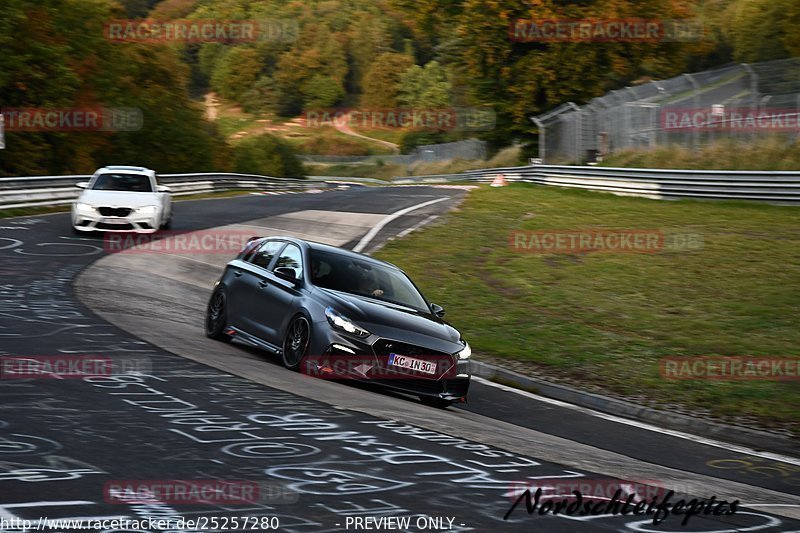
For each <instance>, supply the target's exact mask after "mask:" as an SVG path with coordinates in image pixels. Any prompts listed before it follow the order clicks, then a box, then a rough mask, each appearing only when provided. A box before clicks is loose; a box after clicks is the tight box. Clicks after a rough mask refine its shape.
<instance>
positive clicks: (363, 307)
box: [315, 287, 461, 353]
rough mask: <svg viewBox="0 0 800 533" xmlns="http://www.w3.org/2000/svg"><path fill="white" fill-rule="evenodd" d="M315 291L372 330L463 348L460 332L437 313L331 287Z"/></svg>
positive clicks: (431, 345) (453, 349)
mask: <svg viewBox="0 0 800 533" xmlns="http://www.w3.org/2000/svg"><path fill="white" fill-rule="evenodd" d="M315 290H317V291H319V293H321V294H323V295H324V296H325V299H326V300H328V301H329V304H330V306H331V307H333V308H334V309H335V310H336V311H338V312H340V313H342V314H343V315H345V316H346V317H347V318H349V319H351V320H353V321H354V322H356V323H357V324H358V325H360V326H363V327H365V328H367V330H369V331H370V332H371V333H374V334H376V335H379V336H381V337H385V338H389V339H394V340H398V341H402V342H408V343H411V344H418V345H423V346H427V347H429V348H431V349H434V350H439V351H443V352H448V353H453V352H456V351H458V350H459V349H460V345H459V339H460V338H461V335H460V334H459V332H458V331H457V330H456V329H455V328H454V327H453V326H451V325H450V324H448V323H447V322H445V321H444V320H442V319H441V318H439V317H438V316H436V315H434V314H433V313H425V312H421V311H416V310H414V309H411V308H408V307H403V306H400V305H395V304H392V303H389V302H382V301H379V300H373V299H371V298H368V297H365V296H356V295H353V294H347V293H344V292H339V291H334V290H331V289H323V288H320V287H317V288H315ZM451 343H452V344H454V345H451Z"/></svg>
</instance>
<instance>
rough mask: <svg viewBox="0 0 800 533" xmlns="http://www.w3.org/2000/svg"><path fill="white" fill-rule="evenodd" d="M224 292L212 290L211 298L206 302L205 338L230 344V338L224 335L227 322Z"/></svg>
mask: <svg viewBox="0 0 800 533" xmlns="http://www.w3.org/2000/svg"><path fill="white" fill-rule="evenodd" d="M227 303H228V301H227V298H226V296H225V292H224V291H223V290H222V289H219V288H217V289H214V292H213V293H211V298H210V299H209V300H208V309H207V310H206V336H207V337H209V338H212V339H214V340H218V341H223V342H230V341H231V337H230V336H229V335H226V334H225V326H227V322H228V307H227Z"/></svg>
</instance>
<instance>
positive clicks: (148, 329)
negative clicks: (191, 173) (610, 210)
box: [0, 187, 800, 533]
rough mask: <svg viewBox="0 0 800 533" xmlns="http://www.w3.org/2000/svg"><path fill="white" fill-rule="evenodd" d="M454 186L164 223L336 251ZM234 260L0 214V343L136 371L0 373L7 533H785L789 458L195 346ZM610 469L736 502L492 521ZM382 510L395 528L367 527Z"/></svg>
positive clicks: (449, 199) (379, 237) (795, 511)
mask: <svg viewBox="0 0 800 533" xmlns="http://www.w3.org/2000/svg"><path fill="white" fill-rule="evenodd" d="M464 194H466V193H465V191H463V190H460V189H457V188H434V187H402V188H372V187H370V188H365V187H351V188H348V189H346V190H339V191H333V192H325V193H321V194H291V195H281V196H256V195H251V196H245V197H239V198H230V199H218V200H198V201H187V202H179V203H177V204H176V206H175V227H174V229H175V230H178V231H186V230H200V229H204V228H218V227H221V226H224V227H225V229H224V230H223V231H239V232H248V231H252V232H253V234H254V235H270V234H291V235H297V236H301V237H306V238H310V239H315V240H321V241H324V242H331V243H334V244H338V245H342V246H346V247H350V248H352V247H355V246H357V245H359V243H360V242H361V241H362V238H363V237H364V235H366V234H367V233H368V232H370V230H371V229H372V228H373V227H375V226H376V225H377V224H380V223H381V221H382V220H384V218H385V216H386V215H389V214H391V213H394V212H396V211H398V210H401V209H404V208H408V207H411V206H415V205H419V204H422V203H425V202H431V201H433V200H437V199H443V200H442V201H439V202H436V203H431V204H430V205H427V206H425V207H422V208H420V209H417V210H415V211H412V212H410V213H408V214H407V215H404V216H402V217H398V218H397V219H394V220H392V221H391V222H390V223H388V224H386V225H385V227H383V228H382V229H381V230H380V231H378V232H377V233H376V234H375V235H374V238H373V239H371V240H370V242H369V243H362V246H364V247H365V250H366V251H370V250H371V249H374V248H375V247H376V246H378V245H380V243H381V242H383V241H385V240H386V239H387V238H389V237H391V236H393V235H397V234H400V233H401V232H403V231H404V230H405V229H407V228H411V227H414V226H415V225H417V224H420V223H421V222H423V221H426V220H429V219H430V217H432V216H435V215H436V214H440V213H442V212H444V211H446V210H447V209H450V208H452V207H454V206H455V205H457V203H458V201H459V199H460V198H462V197H463V195H464ZM234 254H235V252H231V253H223V254H207V255H203V254H170V253H129V252H125V253H118V254H108V253H106V251H104V243H103V240H102V238H100V237H85V238H84V237H78V238H76V237H74V236H72V234H71V231H70V228H69V223H68V215H66V214H57V215H49V216H34V217H24V218H14V219H5V220H0V279H2V281H0V295H1V296H0V302H2V304H1V305H2V309H1V310H0V356H58V357H62V358H66V357H76V358H77V357H83V356H100V357H109V358H111V360H112V362H114V364H115V365H116V366H115V368H121V369H135V370H136V372H133V373H125V374H116V375H111V376H106V375H103V376H98V377H84V378H81V379H47V378H41V377H40V378H26V379H12V378H10V376H8V375H4V376H3V378H4V379H0V531H23V530H22V529H12V528H10V527H7V526H2V524H3V522H2V520H6V521H9V520H11V519H27V520H32V521H34V523H36V521H38V520H39V519H40V518H43V517H46V518H48V519H58V518H70V517H79V518H83V519H87V520H89V519H90V520H95V519H96V520H102V519H104V518H106V519H112V518H123V519H124V518H127V519H137V518H138V519H147V518H160V519H164V520H166V519H173V520H177V519H178V518H180V517H184V518H187V519H200V520H207V521H206V522H203V523H204V524H205V527H202V526H199V525H198V526H197V527H195V528H189V527H177V526H171V527H172V529H171V530H173V531H195V530H197V531H223V530H236V529H248V530H265V529H269V528H270V527H271V526H277V527H274V528H273V529H275V530H277V531H286V532H292V531H297V532H323V531H347V530H351V531H356V530H366V529H367V528H366V527H363V526H365V525H370V527H371V530H379V531H387V530H391V529H393V530H407V531H481V532H483V531H486V532H488V531H534V530H535V531H552V532H562V531H681V532H686V533H691V532H707V533H711V532H719V533H722V532H728V531H731V532H733V531H759V532H765V533H768V532H779V531H781V532H788V531H800V519H798V518H800V461H796V460H793V459H791V458H782V457H773V456H770V455H768V454H762V455H752V454H750V453H745V452H747V451H746V450H745V451H743V450H741V449H737V448H733V447H732V448H726V447H720V446H718V445H710V444H706V443H702V442H699V441H697V440H689V439H684V438H681V437H678V436H671V435H665V434H662V433H658V432H654V431H650V430H648V429H644V428H639V427H633V426H630V425H626V424H621V423H618V422H613V421H609V420H606V419H603V418H599V417H596V416H592V415H591V414H587V413H582V412H578V411H573V410H570V409H569V408H565V407H559V406H556V405H551V404H548V403H544V402H542V401H540V400H538V399H536V398H535V397H531V396H530V395H527V396H526V395H520V394H516V393H513V392H508V391H506V390H503V389H502V388H498V387H494V386H490V385H489V384H482V383H479V382H475V383H473V388H472V389H471V391H470V402H469V404H467V405H460V406H458V407H452V408H448V409H446V410H439V409H434V408H429V407H426V406H423V405H421V404H420V403H419V402H417V401H416V400H415V399H413V398H407V397H403V396H401V395H396V394H390V393H386V392H383V391H380V390H372V388H370V387H368V386H363V385H354V384H347V383H339V382H332V381H326V380H322V379H314V378H309V377H306V376H302V375H300V374H296V373H292V372H289V371H287V370H285V369H283V368H282V367H281V366H279V364H278V362H277V360H275V359H274V358H272V357H270V356H268V355H265V354H263V353H259V352H257V351H255V350H253V349H250V348H247V347H245V346H243V345H240V344H237V343H232V344H230V345H226V344H223V343H219V342H214V341H211V340H209V339H207V338H206V337H205V336H204V335H203V329H202V328H203V311H204V308H205V305H206V301H207V298H208V295H209V293H210V287H211V284H213V282H214V280H215V279H216V277H217V276H218V275H219V273H220V272H221V269H220V267H219V266H220V265H222V264H224V263H225V262H226V261H227V259H229V258H230V256H232V255H234ZM413 259H414V260H419V259H418V258H413ZM400 266H401V267H402V266H403V265H400ZM455 325H456V326H458V324H455ZM731 464H733V465H738V466H737V467H736V468H729V465H731ZM748 464H750V465H754V464H755V465H758V466H763V467H764V468H761V469H755V470H753V469H750V468H748V467H747V465H748ZM739 466H740V467H739ZM770 472H771V473H772V475H766V474H767V473H770ZM784 474H786V475H784ZM615 479H618V480H622V482H621V483H622V484H624V485H626V486H628V487H634V488H635V491H636V492H637V494H642V491H643V490H644V489H643V486H644V485H647V486H649V487H654V490H655V492H653V493H652V494H662V493H663V492H666V491H667V490H675V491H676V492H677V493H678V494H679V495H692V496H696V497H698V498H708V497H710V496H712V495H714V496H716V498H717V500H727V501H728V502H730V501H733V500H736V499H738V500H740V502H741V506H742V507H740V508H739V510H738V511H737V512H736V513H735V514H734V515H720V516H715V515H713V514H708V515H705V514H701V515H697V516H694V517H692V518H691V519H690V520H689V521H688V524H687V525H681V519H682V518H681V517H677V516H670V517H668V518H666V519H665V520H664V522H662V523H661V524H660V525H659V526H654V525H653V521H652V518H651V517H648V516H632V515H628V516H608V515H602V516H593V517H576V516H572V517H570V516H565V515H559V516H552V515H551V514H546V515H540V514H538V513H536V514H533V515H528V513H527V512H526V510H525V506H524V504H521V505H519V506H518V507H517V508H516V509H515V510H514V512H513V513H512V514H511V515H510V517H509V519H508V520H504V519H503V517H504V515H505V514H506V512H507V511H508V510H509V509H510V507H511V505H512V503H513V500H514V494H518V492H516V491H518V490H519V488H520V487H528V486H530V487H537V486H540V485H541V484H542V483H543V481H542V480H547V482H548V483H551V484H553V483H557V482H558V480H564V481H565V483H570V482H573V481H575V480H580V481H581V482H582V483H583V484H584V485H586V486H591V487H595V488H596V487H609V486H616V485H618V484H619V483H618V482H615V481H614V480H615ZM137 480H148V481H150V482H153V481H154V480H182V481H186V480H202V481H205V482H215V483H217V484H224V485H225V486H228V487H230V486H239V487H250V488H252V487H253V486H256V487H257V488H258V489H257V491H258V494H259V497H258V498H257V500H258V501H257V502H250V503H242V502H240V501H232V500H225V497H226V496H224V495H220V494H216V495H215V496H213V497H210V498H208V497H204V498H201V499H200V500H199V501H196V502H191V503H187V502H180V503H170V502H169V501H163V500H155V499H154V500H152V501H142V500H138V501H125V500H124V499H120V498H118V497H117V496H115V495H116V494H117V493H115V492H114V491H113V490H112V489H114V488H115V487H125V486H129V485H131V483H132V482H133V481H137ZM254 484H255V485H254ZM612 492H613V491H612ZM224 494H228V493H227V492H224ZM677 499H680V496H678V497H675V498H674V499H673V501H676V500H677ZM687 499H688V498H687ZM244 517H247V519H248V520H249V522H247V521H245V518H244ZM382 517H383V518H390V517H393V518H402V517H408V518H409V519H410V521H409V522H408V525H404V524H403V523H402V522H400V523H397V522H380V524H382V526H380V527H378V525H377V524H378V523H377V522H374V520H377V519H379V518H382ZM235 518H238V526H236V527H234V519H235ZM357 518H361V519H364V520H366V519H367V518H369V519H370V520H369V521H368V522H365V521H363V520H362V521H361V522H357V521H356V519H357ZM212 519H214V520H216V522H213V523H212V521H211V520H212ZM224 519H227V521H226V522H222V521H223V520H224ZM256 519H257V520H258V523H257V526H258V527H253V526H254V525H256V522H255V521H256ZM173 524H175V522H173ZM223 524H225V526H227V527H223ZM358 524H361V525H362V527H360V528H359V527H356V526H357V525H358ZM394 525H399V527H393V526H394ZM145 529H146V528H145ZM29 530H31V529H29ZM142 530H144V529H142ZM50 531H55V529H51V530H50ZM105 531H135V530H131V529H120V528H116V529H114V528H107V529H105Z"/></svg>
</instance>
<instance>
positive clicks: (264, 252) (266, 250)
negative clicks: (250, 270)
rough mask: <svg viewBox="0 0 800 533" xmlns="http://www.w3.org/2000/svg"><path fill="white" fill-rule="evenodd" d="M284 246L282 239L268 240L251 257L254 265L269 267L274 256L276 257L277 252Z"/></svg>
mask: <svg viewBox="0 0 800 533" xmlns="http://www.w3.org/2000/svg"><path fill="white" fill-rule="evenodd" d="M282 246H283V243H282V242H280V241H267V242H265V243H264V244H262V245H261V247H260V248H259V249H258V251H256V253H255V254H253V255H252V256H251V257H250V262H251V263H253V264H254V265H258V266H260V267H263V268H267V267H268V266H269V263H270V261H272V258H273V257H275V254H277V253H278V252H279V251H280V249H281V247H282Z"/></svg>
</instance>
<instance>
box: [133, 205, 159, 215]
mask: <svg viewBox="0 0 800 533" xmlns="http://www.w3.org/2000/svg"><path fill="white" fill-rule="evenodd" d="M157 209H158V208H157V207H156V206H154V205H146V206H144V207H137V208H136V212H137V213H139V214H142V215H153V214H155V212H156V210H157Z"/></svg>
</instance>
